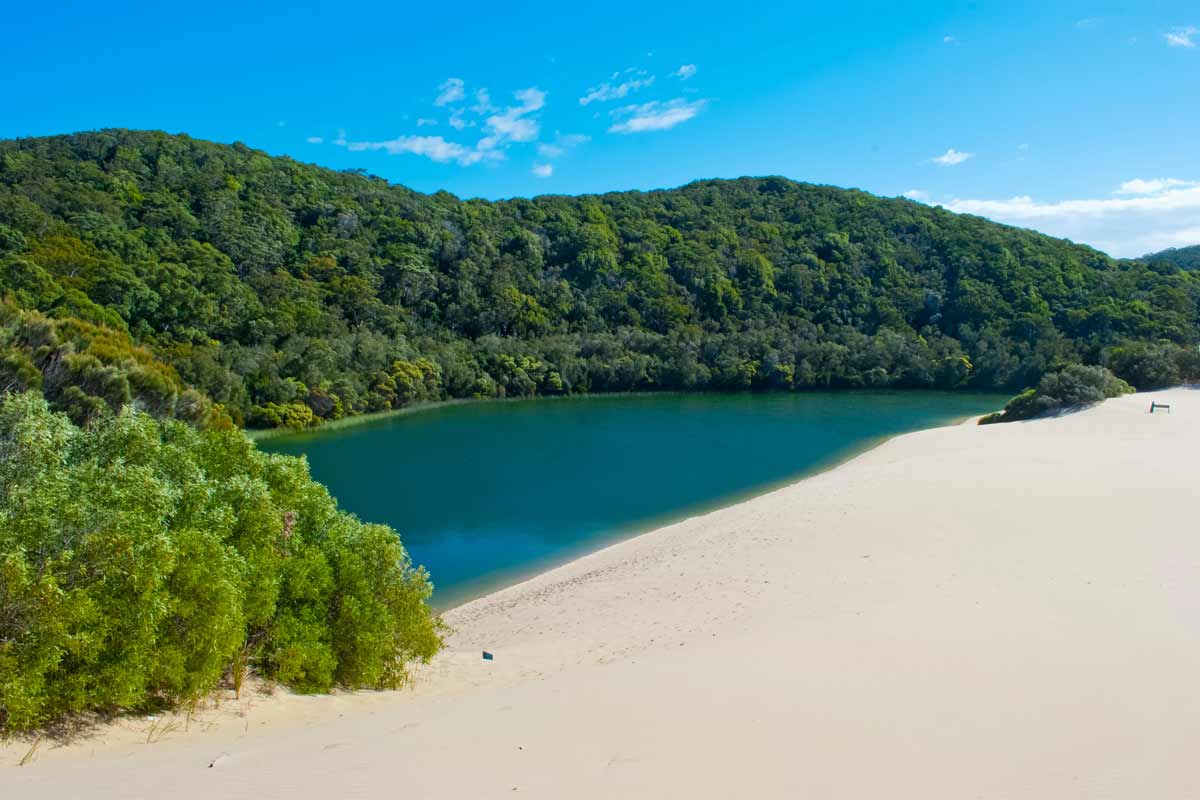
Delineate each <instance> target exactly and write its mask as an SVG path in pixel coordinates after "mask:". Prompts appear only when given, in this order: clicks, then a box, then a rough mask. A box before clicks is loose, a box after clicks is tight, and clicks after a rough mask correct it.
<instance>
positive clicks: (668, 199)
mask: <svg viewBox="0 0 1200 800" xmlns="http://www.w3.org/2000/svg"><path fill="white" fill-rule="evenodd" d="M0 295H3V297H4V301H3V302H4V305H3V310H2V311H0V382H2V383H3V388H6V389H10V390H21V389H40V390H41V391H42V392H43V394H44V395H45V396H46V397H47V399H48V400H49V401H50V402H51V404H52V406H53V407H54V408H57V409H61V410H64V411H67V412H68V413H70V414H71V415H72V417H73V418H74V419H75V420H76V421H85V420H87V419H89V418H91V417H93V416H95V415H96V414H98V413H100V412H101V411H102V410H103V409H104V408H108V409H119V408H121V407H122V406H124V405H126V404H128V403H131V402H136V404H137V405H138V406H139V407H141V408H144V409H146V410H147V411H149V412H151V413H153V414H155V415H157V416H159V417H172V416H174V417H180V418H184V419H188V420H194V421H200V422H206V423H215V422H219V423H221V424H228V423H229V422H230V421H232V422H234V423H240V424H245V425H248V426H259V427H272V426H279V425H288V426H306V425H310V424H315V423H317V422H319V421H321V420H325V419H332V418H336V417H341V416H346V415H351V414H357V413H362V412H368V411H376V410H383V409H388V408H396V407H400V406H403V405H404V404H406V403H409V402H411V401H414V400H421V399H439V398H444V397H473V396H480V397H492V396H503V395H509V396H511V395H532V394H558V393H565V392H604V391H621V390H654V389H682V390H692V389H714V390H741V389H753V390H766V389H778V390H794V389H809V388H836V387H855V388H857V387H937V388H946V389H953V388H958V387H972V388H974V389H1006V390H1013V391H1017V390H1020V389H1022V388H1024V387H1027V386H1032V385H1034V384H1036V383H1037V382H1038V380H1039V379H1040V378H1041V376H1042V375H1043V374H1044V373H1046V372H1047V371H1049V370H1051V369H1054V368H1058V367H1061V366H1063V365H1067V364H1071V363H1085V364H1105V365H1109V366H1111V367H1112V368H1113V370H1114V371H1115V372H1117V374H1118V375H1120V376H1121V377H1123V378H1126V379H1128V380H1130V381H1131V382H1133V383H1135V384H1136V383H1137V381H1136V380H1134V379H1133V378H1132V377H1131V376H1129V375H1127V374H1122V372H1121V370H1122V369H1124V366H1123V365H1120V364H1113V363H1110V362H1111V361H1112V353H1113V351H1114V349H1116V348H1119V347H1121V346H1126V347H1127V346H1128V345H1129V344H1130V343H1135V344H1143V345H1146V348H1145V349H1144V350H1141V351H1138V352H1140V353H1143V354H1144V355H1145V356H1146V357H1147V358H1153V359H1157V360H1158V361H1159V362H1161V363H1156V364H1155V365H1152V366H1151V367H1150V368H1142V367H1141V366H1139V365H1134V366H1135V367H1137V368H1138V369H1140V370H1141V371H1142V372H1144V373H1146V374H1153V375H1164V374H1165V375H1167V376H1168V379H1169V378H1170V377H1171V376H1174V379H1176V380H1177V379H1178V378H1179V377H1181V376H1186V373H1187V370H1189V369H1190V368H1191V367H1190V366H1189V365H1190V364H1191V363H1192V360H1189V358H1190V355H1191V354H1194V353H1195V348H1196V344H1197V341H1198V333H1200V328H1198V325H1197V319H1198V306H1200V274H1197V273H1190V272H1185V271H1183V270H1181V269H1179V267H1178V266H1176V265H1173V264H1171V263H1167V262H1162V261H1156V262H1155V263H1153V264H1147V263H1145V262H1142V261H1116V260H1113V259H1111V258H1109V257H1108V256H1106V255H1104V254H1102V253H1099V252H1097V251H1095V250H1092V249H1090V248H1088V247H1083V246H1079V245H1075V244H1071V243H1069V242H1066V241H1062V240H1058V239H1054V238H1051V237H1048V236H1043V235H1040V234H1037V233H1033V232H1030V231H1026V230H1020V229H1016V228H1012V227H1007V226H1003V225H998V224H995V223H992V222H989V221H986V220H984V219H981V218H978V217H971V216H963V215H956V214H953V213H950V212H948V211H945V210H943V209H940V208H932V207H929V206H925V205H922V204H919V203H915V202H910V201H907V200H902V199H883V198H879V197H874V196H872V195H870V194H867V193H864V192H861V191H853V190H843V189H836V188H831V187H827V186H814V185H808V184H801V183H795V182H792V181H789V180H786V179H783V178H777V177H771V178H743V179H739V180H709V181H700V182H697V183H693V184H689V185H687V186H684V187H682V188H679V189H672V190H665V191H652V192H622V193H613V194H605V195H599V196H582V197H560V196H545V197H537V198H534V199H530V200H525V199H518V200H508V201H501V202H488V201H483V200H465V201H464V200H460V199H458V198H456V197H454V196H452V195H450V194H446V193H437V194H434V195H422V194H418V193H416V192H413V191H410V190H408V189H405V188H404V187H402V186H397V185H392V184H389V183H387V182H386V181H384V180H382V179H379V178H374V177H370V176H367V175H364V174H361V173H358V172H335V171H331V170H327V169H322V168H319V167H315V166H310V165H305V164H300V163H297V162H295V161H293V160H291V159H288V158H274V157H270V156H267V155H265V154H263V153H261V152H258V151H255V150H252V149H250V148H248V147H245V146H243V145H241V144H235V145H232V146H227V145H220V144H213V143H209V142H204V141H198V140H195V139H191V138H189V137H187V136H174V135H167V134H164V133H157V132H139V131H125V130H107V131H101V132H97V133H82V134H75V135H70V136H57V137H51V138H42V139H21V140H14V141H7V142H3V143H0Z"/></svg>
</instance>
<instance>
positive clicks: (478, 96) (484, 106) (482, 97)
mask: <svg viewBox="0 0 1200 800" xmlns="http://www.w3.org/2000/svg"><path fill="white" fill-rule="evenodd" d="M471 111H472V112H474V113H476V114H487V113H490V112H492V111H499V109H498V108H496V107H495V106H494V105H492V96H491V95H490V94H488V90H487V89H476V90H475V105H473V106H471Z"/></svg>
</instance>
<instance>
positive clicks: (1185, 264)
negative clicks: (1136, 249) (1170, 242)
mask: <svg viewBox="0 0 1200 800" xmlns="http://www.w3.org/2000/svg"><path fill="white" fill-rule="evenodd" d="M1142 261H1145V262H1147V263H1150V264H1174V265H1175V266H1177V267H1179V268H1180V269H1187V270H1193V269H1194V270H1200V244H1194V245H1192V246H1191V247H1170V248H1167V249H1166V250H1160V251H1159V252H1157V253H1149V254H1147V255H1144V256H1142Z"/></svg>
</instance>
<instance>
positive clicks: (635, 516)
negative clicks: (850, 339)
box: [259, 391, 1004, 608]
mask: <svg viewBox="0 0 1200 800" xmlns="http://www.w3.org/2000/svg"><path fill="white" fill-rule="evenodd" d="M1003 402H1004V398H1002V397H999V396H997V395H981V394H965V393H948V392H947V393H942V392H917V391H907V392H900V391H891V392H849V393H846V392H841V393H807V394H762V395H751V394H688V395H685V394H648V395H620V396H598V397H574V398H555V399H536V400H517V401H507V402H479V403H466V404H460V405H447V406H440V407H439V406H435V407H432V408H429V409H427V410H422V411H418V412H416V413H413V414H409V415H405V416H393V417H390V418H384V419H380V420H377V421H373V422H366V423H364V424H362V425H358V426H353V427H347V428H344V429H341V430H330V431H325V432H320V431H318V432H313V433H306V434H296V435H290V436H285V437H280V438H276V439H268V440H265V441H263V442H261V443H260V445H259V446H260V447H261V448H262V449H263V450H266V451H268V452H277V453H288V454H290V455H301V454H303V455H306V456H307V457H308V460H309V464H310V465H311V468H312V474H313V477H315V478H316V479H317V480H319V481H321V482H322V483H324V484H325V485H326V486H328V487H329V489H330V491H331V492H333V494H334V496H335V497H337V498H338V502H339V504H340V505H341V507H343V508H345V509H347V510H349V511H351V512H353V513H355V514H357V515H358V516H359V517H360V518H362V519H364V520H366V521H369V522H383V523H387V524H388V525H391V526H392V527H394V528H396V529H397V530H399V531H400V534H401V538H402V539H403V541H404V544H405V546H406V547H407V548H408V551H409V553H410V554H411V555H412V558H413V561H414V563H417V564H423V565H424V566H425V567H426V568H427V569H428V570H429V572H430V574H431V575H432V577H433V581H434V584H435V587H436V591H435V594H434V604H435V605H436V606H437V607H439V608H446V607H448V606H451V605H454V604H456V603H459V602H462V601H464V600H466V599H470V598H471V597H473V596H477V595H479V594H482V593H484V592H486V591H488V590H490V589H494V588H496V587H498V586H502V585H505V584H508V583H513V582H515V581H517V580H519V579H521V578H522V577H525V576H527V575H529V574H532V573H534V572H537V571H540V570H542V569H545V568H547V567H549V566H552V565H554V564H556V563H560V562H563V561H566V560H569V559H570V558H572V557H575V556H578V555H580V554H582V553H585V552H588V551H589V550H594V549H596V548H598V547H601V546H603V545H605V544H608V543H610V542H612V541H615V540H617V539H619V538H623V537H626V536H629V535H631V534H633V533H636V532H638V531H642V530H646V529H648V528H650V527H654V526H656V525H658V524H662V523H665V522H668V521H671V520H673V519H678V518H681V517H683V516H687V515H689V514H693V513H696V512H699V511H703V510H706V509H711V508H713V507H715V506H718V505H722V504H725V503H729V502H731V501H733V500H736V499H739V498H743V497H746V496H749V495H751V494H755V493H759V492H763V491H766V490H768V489H770V488H773V487H775V486H778V485H780V484H781V483H784V482H787V481H790V480H794V479H796V478H797V477H800V476H803V475H806V474H811V473H813V472H815V471H819V470H821V469H823V468H827V467H829V466H832V465H834V464H836V463H838V462H840V461H843V460H845V459H847V458H849V457H851V456H853V455H854V454H856V453H858V452H861V451H862V450H864V449H866V448H868V447H870V446H871V445H873V444H875V443H877V442H879V441H881V440H882V439H884V438H886V437H890V436H894V435H896V434H900V433H905V432H908V431H913V430H918V429H921V428H929V427H935V426H938V425H943V424H947V423H950V422H953V421H955V420H958V419H962V418H965V417H968V416H973V415H976V414H982V413H985V412H988V411H993V410H996V409H998V408H999V407H1001V406H1002V405H1003Z"/></svg>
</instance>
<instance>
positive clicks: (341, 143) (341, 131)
mask: <svg viewBox="0 0 1200 800" xmlns="http://www.w3.org/2000/svg"><path fill="white" fill-rule="evenodd" d="M333 143H334V144H336V145H337V146H338V147H345V146H346V129H345V128H338V135H337V138H336V139H334V140H333Z"/></svg>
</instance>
